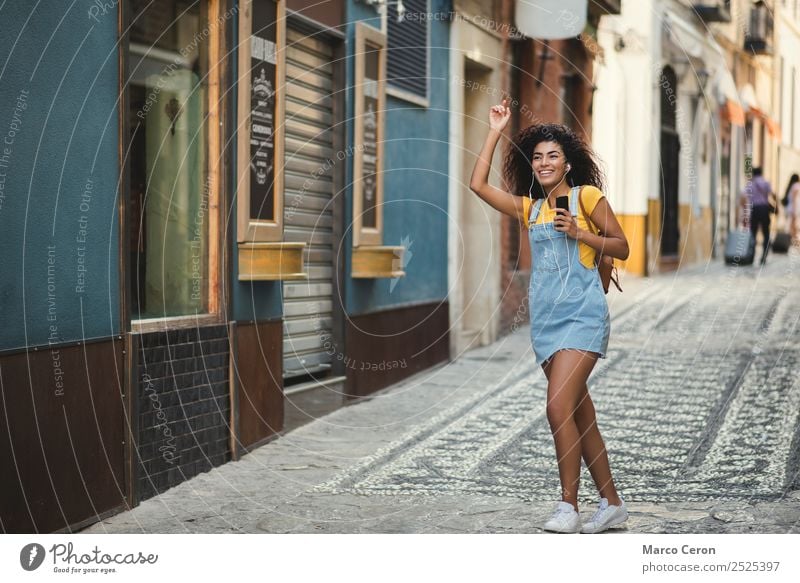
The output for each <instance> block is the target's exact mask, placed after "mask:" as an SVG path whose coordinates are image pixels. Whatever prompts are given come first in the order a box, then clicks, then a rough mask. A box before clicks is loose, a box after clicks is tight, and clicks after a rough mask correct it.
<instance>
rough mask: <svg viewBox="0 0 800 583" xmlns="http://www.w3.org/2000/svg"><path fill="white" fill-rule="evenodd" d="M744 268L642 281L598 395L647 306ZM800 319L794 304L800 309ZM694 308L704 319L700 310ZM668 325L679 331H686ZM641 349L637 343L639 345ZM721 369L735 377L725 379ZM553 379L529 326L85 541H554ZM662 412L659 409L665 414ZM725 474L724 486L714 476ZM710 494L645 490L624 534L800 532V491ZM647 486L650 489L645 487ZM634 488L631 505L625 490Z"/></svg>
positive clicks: (626, 304) (614, 303)
mask: <svg viewBox="0 0 800 583" xmlns="http://www.w3.org/2000/svg"><path fill="white" fill-rule="evenodd" d="M773 260H774V261H773V263H774V264H775V266H774V267H773V266H772V265H770V266H768V267H770V268H771V269H773V271H774V272H775V274H778V275H776V276H775V277H778V278H781V277H784V276H782V275H780V274H781V273H783V272H782V271H780V270H781V269H782V267H781V265H782V263H781V261H784V262H786V263H787V264H788V260H787V259H786V258H785V257H784V258H779V259H777V260H775V258H774V257H773ZM729 273H730V272H729V271H728V270H727V269H726V268H725V267H724V266H723V265H722V262H721V261H716V262H715V263H714V264H713V265H712V266H711V267H710V268H709V269H706V268H705V267H704V266H701V267H698V268H693V269H691V270H689V271H686V272H683V273H680V274H677V275H676V274H669V275H662V276H659V277H654V278H649V279H635V278H632V277H628V278H626V279H625V280H624V282H623V288H624V290H625V292H624V293H623V294H619V293H618V292H616V291H613V290H612V291H611V292H610V293H609V306H610V309H611V313H612V338H611V346H610V355H609V358H608V359H604V360H603V361H601V362H602V363H603V364H602V366H601V365H598V369H597V370H596V371H595V373H593V377H592V378H591V379H590V388H592V386H593V381H594V380H595V377H597V378H598V379H600V380H598V381H597V383H598V387H599V386H600V385H601V384H602V382H603V379H604V378H605V377H610V378H612V379H613V378H614V372H615V371H617V369H618V368H619V367H622V366H627V365H623V364H622V361H620V360H619V359H616V360H615V357H614V355H613V352H614V351H615V350H618V352H620V353H623V352H624V351H625V349H624V347H625V340H624V339H623V338H620V339H619V340H620V342H619V343H618V342H617V341H616V340H615V336H614V332H615V330H619V331H620V334H623V333H624V330H626V326H627V327H630V326H632V325H633V324H630V323H628V321H629V320H630V319H631V318H632V317H634V316H636V317H637V318H638V317H639V316H640V314H638V313H637V311H638V310H641V309H642V306H644V305H649V304H648V302H649V303H650V304H652V303H653V302H654V301H655V300H653V299H652V298H654V297H656V296H658V297H660V298H661V299H662V301H664V302H669V301H671V300H669V299H668V298H675V297H677V298H679V299H681V301H683V299H684V297H683V296H686V297H688V296H689V295H690V293H689V291H688V290H689V289H690V288H691V287H692V285H695V286H696V285H702V286H707V285H708V282H709V281H714V280H720V281H722V280H723V278H725V277H727V276H728V275H727V274H729ZM764 273H767V271H766V270H765V271H764ZM743 281H744V280H743ZM747 281H751V282H753V284H752V285H758V281H760V277H758V274H757V272H755V271H754V272H752V273H749V274H748V275H747ZM776 281H777V280H776ZM795 281H796V280H795ZM698 282H699V283H698ZM740 285H744V284H740ZM699 289H700V291H699V292H697V291H693V292H692V293H693V294H695V295H696V297H698V298H699V299H705V300H707V301H709V302H713V301H714V298H704V296H706V295H708V291H704V290H705V287H703V288H699ZM795 295H796V294H795ZM665 298H666V299H665ZM696 301H699V300H696ZM787 301H790V300H787ZM791 301H794V300H791ZM667 308H669V309H670V310H671V309H672V308H673V306H672V305H670V304H664V305H663V306H662V307H661V308H660V310H659V311H658V313H665V310H666V309H667ZM789 308H792V309H794V307H793V305H791V306H788V307H787V308H786V309H787V310H788V309H789ZM678 309H680V307H679V308H678ZM687 309H689V310H690V311H691V306H690V307H689V308H687ZM703 309H707V308H703ZM782 309H783V308H782ZM642 317H644V316H642ZM677 317H678V316H676V318H677ZM687 317H690V319H691V317H693V316H692V314H691V313H689V314H688V316H687ZM754 317H756V316H754ZM758 317H760V316H758ZM664 318H666V316H664ZM664 321H666V322H668V323H670V325H671V320H664ZM793 331H794V328H792V329H791V330H790V332H792V333H793ZM633 341H634V338H633V337H632V336H630V337H628V342H633ZM704 342H705V340H704ZM617 346H619V347H620V348H619V349H618V348H617ZM639 358H640V355H637V359H639ZM619 372H620V374H624V373H626V371H625V370H621V371H619ZM719 374H720V379H721V378H722V376H723V373H722V372H720V373H719ZM742 374H744V373H742ZM544 380H545V379H544V376H543V373H542V371H541V370H540V369H537V368H536V367H535V363H534V361H533V356H532V351H531V348H530V342H529V336H528V327H527V325H523V326H521V329H520V330H518V331H516V332H515V333H513V334H511V335H509V336H506V337H504V338H502V339H501V340H499V341H498V342H496V343H494V344H492V345H490V346H486V347H482V348H479V349H476V350H473V351H471V352H469V353H467V354H466V355H463V356H462V357H461V358H459V359H458V360H456V361H455V362H451V363H448V364H445V365H441V366H439V367H436V368H435V369H432V370H428V371H425V372H423V373H420V374H418V375H416V376H415V377H413V378H410V379H407V380H406V381H404V382H402V383H399V384H397V385H394V386H392V387H390V388H388V389H385V390H384V391H382V392H380V393H378V394H376V395H375V396H374V397H373V398H372V399H370V400H368V401H364V402H361V403H359V404H355V405H352V406H349V407H345V408H343V409H340V410H338V411H336V412H334V413H332V414H330V415H327V416H325V417H323V418H321V419H318V420H316V421H314V422H312V423H310V424H308V425H305V426H303V427H301V428H299V429H297V430H295V431H293V432H291V433H289V434H287V435H286V436H284V437H281V438H280V439H278V440H276V441H274V442H271V443H269V444H267V445H265V446H263V447H261V448H259V449H258V450H256V451H254V452H253V453H251V454H249V455H246V456H244V457H243V458H242V459H241V460H240V461H238V462H231V463H227V464H225V465H223V466H221V467H218V468H215V469H214V470H212V471H211V472H208V473H206V474H202V475H200V476H197V477H196V478H193V479H191V480H189V481H187V482H184V483H182V484H180V485H179V486H177V487H175V488H173V489H171V490H169V491H167V492H165V493H164V494H161V495H160V496H157V497H155V498H153V499H150V500H147V501H145V502H143V503H142V504H141V505H140V506H138V507H137V508H135V509H133V510H132V511H130V512H125V513H122V514H119V515H117V516H114V517H111V518H109V519H107V520H104V521H103V522H101V523H98V524H95V525H93V526H92V527H90V528H88V529H86V530H85V531H83V532H88V533H103V532H130V533H140V532H146V533H184V532H191V533H224V532H251V533H314V532H329V533H462V532H463V533H537V532H542V530H541V525H542V524H543V523H544V521H545V520H546V519H547V518H548V517H549V516H550V514H551V512H552V510H553V507H554V504H555V500H556V496H557V492H558V485H557V484H558V481H557V469H556V463H555V454H554V450H553V446H552V439H551V438H550V436H549V431H548V429H547V422H546V419H545V417H544V410H545V408H544V396H545V387H546V385H545V383H544ZM701 381H702V379H701ZM703 382H706V384H708V382H707V381H703ZM711 384H713V383H711ZM795 384H796V383H795ZM689 389H690V390H695V389H693V388H692V387H689ZM598 390H600V389H598ZM620 390H622V389H620ZM662 392H663V391H662ZM640 394H642V393H640V392H639V389H636V390H635V391H634V392H632V393H629V394H628V397H627V398H628V399H629V402H635V400H633V399H634V398H638V396H639V395H640ZM732 395H733V393H732ZM737 395H738V394H737ZM679 397H680V395H679V394H676V395H675V397H674V398H676V399H678V398H679ZM643 398H644V397H643ZM671 398H672V397H671ZM680 398H681V399H683V397H680ZM737 398H738V396H737ZM728 400H730V397H728ZM712 401H714V400H712ZM709 402H711V401H709ZM714 402H716V401H714ZM610 406H611V405H610V404H609V403H608V399H606V401H605V403H604V404H601V405H599V406H598V415H599V423H600V427H601V431H604V422H605V423H607V427H609V432H608V435H610V436H611V439H614V436H615V435H617V433H615V427H616V425H615V423H616V422H615V419H614V417H613V415H610V416H609V415H607V414H606V413H605V409H604V408H608V407H610ZM654 407H655V409H656V410H658V409H659V408H663V405H661V404H657V405H655V406H654ZM693 407H694V406H693ZM727 411H728V410H727V409H726V410H725V413H726V414H728V413H727ZM795 415H796V411H795ZM634 421H635V420H634ZM721 424H722V421H721V420H720V425H721ZM667 429H668V428H667ZM604 434H605V431H604ZM619 435H622V434H621V433H620V434H619ZM711 435H712V438H713V439H724V438H725V432H724V431H722V430H717V428H715V429H714V431H713V432H712V433H711ZM717 435H720V436H721V437H719V438H717ZM606 439H607V442H608V443H609V451H610V454H611V463H612V469H615V459H620V460H622V458H621V457H619V458H615V450H617V449H619V450H622V451H624V450H625V449H626V446H627V448H628V449H631V448H632V445H633V444H630V443H615V442H612V441H611V440H610V439H609V437H607V438H606ZM620 439H621V438H620ZM701 441H702V440H701ZM703 443H704V446H703V447H704V449H703V451H704V452H707V453H708V455H709V456H710V459H711V461H712V462H713V461H714V460H715V459H716V458H714V455H715V454H714V452H715V451H716V450H715V449H714V447H713V445H714V444H713V443H705V441H703ZM678 446H680V447H683V446H682V445H681V444H680V443H677V445H676V444H674V443H672V442H670V443H666V444H663V445H659V444H658V443H656V444H655V445H654V447H653V449H654V451H653V452H648V453H652V454H653V456H655V457H653V458H651V459H649V460H644V461H642V462H641V463H642V464H651V465H652V464H654V462H653V460H656V461H658V460H659V459H661V458H660V457H659V456H660V455H661V454H660V453H659V452H658V451H655V450H656V449H657V447H663V448H664V450H663V452H664V456H665V458H670V456H673V455H674V453H673V452H674V451H678V450H675V449H674V448H676V447H678ZM670 447H672V448H673V450H670V449H669V448H670ZM765 447H766V446H765ZM680 451H682V450H680ZM628 453H631V452H628ZM632 453H636V452H632ZM693 453H696V452H693ZM687 455H688V454H687ZM691 457H692V456H691V455H689V458H691ZM781 459H782V458H781ZM689 461H691V460H690V459H687V461H686V463H687V464H688V463H689ZM732 462H733V463H735V462H736V460H732ZM619 463H620V465H623V464H629V463H631V462H628V461H624V462H623V461H620V462H619ZM726 463H727V462H726ZM656 465H657V464H656ZM687 467H688V466H687ZM615 471H616V470H615ZM652 471H653V472H654V475H655V473H656V472H659V471H661V470H659V469H658V468H656V467H655V465H653V469H652ZM700 473H701V474H702V472H700ZM631 475H633V474H631ZM701 477H702V476H701ZM587 478H588V474H587V473H586V472H585V470H584V473H583V478H582V483H581V486H582V488H581V489H582V493H581V499H582V503H581V513H582V518H583V519H584V520H586V519H587V518H588V517H589V516H591V514H592V512H593V511H594V509H595V507H596V499H595V494H594V488H593V485H592V483H591V481H590V480H588V479H587ZM712 479H713V480H716V479H718V478H717V477H716V475H712V476H711V478H709V480H712ZM698 480H699V478H698ZM617 481H618V482H619V481H620V480H619V478H617ZM734 482H735V480H734ZM659 483H661V482H659ZM664 483H669V482H664ZM708 483H711V482H708ZM732 483H733V482H732ZM736 483H737V484H738V482H736ZM759 484H760V483H759ZM706 485H707V483H706V482H703V483H700V482H699V481H698V483H697V484H696V488H695V487H694V486H695V485H691V484H690V486H692V487H691V488H689V489H687V490H686V492H688V494H687V495H686V496H683V495H682V494H680V493H676V492H670V491H664V492H663V496H662V495H661V494H659V492H656V491H655V490H653V492H651V493H647V492H646V491H645V490H640V491H641V492H643V493H642V495H638V492H639V491H636V492H637V495H630V496H628V505H629V509H630V511H631V517H630V519H629V521H628V523H627V528H626V529H620V530H618V531H613V532H614V534H618V533H624V532H642V533H718V532H757V533H781V532H800V526H798V524H800V491H792V492H788V493H785V495H784V494H781V495H778V496H776V495H773V493H772V491H771V490H769V489H764V490H763V492H761V494H759V492H760V491H759V492H757V491H755V490H754V495H753V496H752V497H751V496H746V497H745V496H743V495H742V492H741V491H735V490H734V489H732V490H731V492H730V496H726V494H725V491H724V490H721V491H717V492H714V491H711V492H710V493H707V492H706V491H705V490H703V489H702V488H703V487H706ZM734 486H735V484H734ZM631 488H632V489H635V485H634V483H633V481H631ZM693 488H694V489H693ZM732 488H733V486H732ZM620 489H621V491H622V493H623V495H626V490H625V484H620ZM756 494H758V495H756ZM762 494H763V495H762ZM681 498H683V501H681ZM704 498H705V499H704ZM666 500H671V501H669V502H667V501H666ZM686 500H691V501H686Z"/></svg>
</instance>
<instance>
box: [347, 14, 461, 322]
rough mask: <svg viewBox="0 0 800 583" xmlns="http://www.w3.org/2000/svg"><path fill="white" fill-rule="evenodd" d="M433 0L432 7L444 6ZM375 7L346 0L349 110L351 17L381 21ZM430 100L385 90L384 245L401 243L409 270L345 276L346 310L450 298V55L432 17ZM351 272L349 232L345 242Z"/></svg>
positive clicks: (350, 106) (446, 37)
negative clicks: (390, 275)
mask: <svg viewBox="0 0 800 583" xmlns="http://www.w3.org/2000/svg"><path fill="white" fill-rule="evenodd" d="M439 4H442V3H441V2H437V1H435V0H433V1H431V2H429V9H430V10H433V11H437V10H443V7H442V6H438V5H439ZM375 15H376V13H375V10H374V9H373V8H371V7H368V6H365V5H364V4H360V3H355V2H353V1H352V0H351V1H350V2H349V3H348V18H347V20H348V22H349V24H348V30H347V52H348V57H349V58H348V62H347V79H348V94H347V116H348V120H352V119H353V115H354V95H353V91H352V87H353V84H354V83H355V74H354V69H353V64H354V63H353V58H352V55H353V49H354V46H355V24H354V23H355V22H356V21H359V20H367V23H368V24H370V25H371V26H374V27H375V28H378V29H379V28H380V20H379V19H378V18H376V16H375ZM429 27H430V35H429V50H428V59H429V62H430V64H429V76H430V80H429V89H428V98H429V106H428V107H422V106H418V105H415V104H413V103H411V102H408V101H405V100H402V99H397V98H395V97H392V96H387V100H386V103H387V110H388V111H387V114H386V131H385V136H386V137H385V140H386V141H385V145H384V162H383V163H384V167H383V168H384V177H383V180H384V183H383V184H384V191H383V197H384V207H383V221H384V231H383V244H384V245H403V246H405V247H406V265H405V271H406V276H405V277H403V278H398V279H395V280H391V279H375V280H354V279H351V278H349V277H347V278H345V282H346V283H345V294H346V295H345V297H346V307H347V312H348V313H350V314H363V313H369V312H373V311H377V310H382V309H387V308H391V307H395V306H402V305H408V304H415V303H423V302H432V301H442V300H444V299H445V298H446V297H447V228H448V218H447V188H448V186H447V183H448V175H447V171H448V119H449V112H448V107H449V98H450V94H449V84H448V62H449V48H448V47H449V44H450V24H449V22H447V21H446V20H443V19H441V18H438V19H437V18H434V19H431V20H430V21H429ZM347 135H348V143H350V144H352V143H353V124H352V121H351V123H349V124H348V129H347ZM352 170H353V169H352V163H351V164H350V165H348V169H347V184H348V188H347V191H346V194H345V196H346V200H347V203H346V208H347V213H346V215H347V221H348V225H350V224H351V221H352V188H351V187H350V186H349V185H350V184H352V176H353V175H352ZM345 249H346V250H347V270H348V274H349V272H350V257H351V249H352V232H351V231H350V229H348V234H347V239H346V241H345Z"/></svg>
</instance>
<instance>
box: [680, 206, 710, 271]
mask: <svg viewBox="0 0 800 583" xmlns="http://www.w3.org/2000/svg"><path fill="white" fill-rule="evenodd" d="M678 221H679V224H680V230H681V240H680V247H679V249H680V256H681V265H691V264H692V263H699V262H706V261H708V260H709V259H710V258H711V209H710V208H709V207H702V208H701V209H700V216H695V215H694V213H693V212H692V207H691V206H690V205H688V204H682V205H680V206H679V208H678Z"/></svg>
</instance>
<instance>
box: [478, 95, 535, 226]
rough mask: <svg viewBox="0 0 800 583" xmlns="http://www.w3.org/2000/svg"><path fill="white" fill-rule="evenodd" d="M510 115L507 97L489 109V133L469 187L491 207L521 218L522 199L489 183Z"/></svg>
mask: <svg viewBox="0 0 800 583" xmlns="http://www.w3.org/2000/svg"><path fill="white" fill-rule="evenodd" d="M510 117H511V110H510V109H509V108H508V107H507V106H506V100H505V99H504V100H503V104H502V105H495V106H493V107H492V108H491V109H490V110H489V134H488V135H487V136H486V141H485V142H484V143H483V148H481V153H480V154H479V155H478V159H477V160H476V161H475V168H473V169H472V177H471V178H470V181H469V188H470V190H472V192H474V193H475V194H477V195H478V196H479V197H481V198H482V199H483V200H484V201H485V202H487V203H488V204H489V205H490V206H491V207H493V208H495V209H497V210H499V211H500V212H501V213H505V214H507V215H509V216H512V217H514V218H517V219H519V218H520V217H521V216H522V208H523V207H522V199H521V198H520V197H518V196H514V195H513V194H509V193H508V192H506V191H505V190H501V189H500V188H497V187H494V186H492V185H491V184H489V172H490V170H491V169H492V156H493V155H494V150H495V148H496V147H497V142H498V141H500V136H501V135H502V133H503V129H505V127H506V124H508V120H509V118H510Z"/></svg>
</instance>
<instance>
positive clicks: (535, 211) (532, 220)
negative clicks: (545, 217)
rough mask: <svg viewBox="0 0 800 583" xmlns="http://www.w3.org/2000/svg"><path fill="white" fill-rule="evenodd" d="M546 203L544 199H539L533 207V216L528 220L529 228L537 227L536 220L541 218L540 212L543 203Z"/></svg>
mask: <svg viewBox="0 0 800 583" xmlns="http://www.w3.org/2000/svg"><path fill="white" fill-rule="evenodd" d="M543 202H544V199H543V198H537V199H536V202H534V203H533V205H531V216H530V218H529V219H528V226H531V225H535V224H536V219H538V218H539V211H540V210H541V208H542V203H543Z"/></svg>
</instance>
